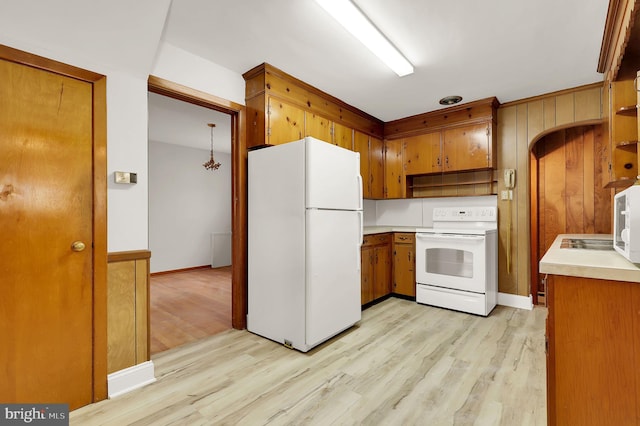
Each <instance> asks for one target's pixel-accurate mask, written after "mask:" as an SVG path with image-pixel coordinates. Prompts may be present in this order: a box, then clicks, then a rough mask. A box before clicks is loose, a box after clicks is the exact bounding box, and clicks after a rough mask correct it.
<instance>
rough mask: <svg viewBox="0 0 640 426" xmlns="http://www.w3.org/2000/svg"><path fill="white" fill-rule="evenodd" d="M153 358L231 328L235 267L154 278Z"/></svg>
mask: <svg viewBox="0 0 640 426" xmlns="http://www.w3.org/2000/svg"><path fill="white" fill-rule="evenodd" d="M150 288H151V291H150V299H151V301H150V303H151V309H150V317H151V355H155V354H157V353H159V352H162V351H166V350H167V349H171V348H175V347H177V346H180V345H184V344H185V343H189V342H193V341H196V340H199V339H202V338H204V337H207V336H211V335H214V334H216V333H220V332H222V331H225V330H228V329H230V328H231V266H225V267H222V268H202V269H194V270H190V271H181V272H172V273H168V274H159V275H152V276H151V284H150Z"/></svg>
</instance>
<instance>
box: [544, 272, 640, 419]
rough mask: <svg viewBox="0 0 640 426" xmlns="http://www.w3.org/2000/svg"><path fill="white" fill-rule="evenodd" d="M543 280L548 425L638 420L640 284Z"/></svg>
mask: <svg viewBox="0 0 640 426" xmlns="http://www.w3.org/2000/svg"><path fill="white" fill-rule="evenodd" d="M547 284H548V288H547V298H548V302H547V303H548V310H549V314H548V318H547V411H548V424H549V425H587V424H589V425H631V424H639V423H640V418H639V414H638V413H640V411H639V410H640V369H639V368H638V365H639V363H640V333H638V330H640V283H630V282H622V281H609V280H598V279H591V278H579V277H568V276H560V275H554V276H550V277H549V279H548V283H547Z"/></svg>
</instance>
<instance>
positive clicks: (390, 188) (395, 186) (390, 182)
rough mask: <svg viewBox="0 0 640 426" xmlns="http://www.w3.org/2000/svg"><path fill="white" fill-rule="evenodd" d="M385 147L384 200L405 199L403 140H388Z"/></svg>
mask: <svg viewBox="0 0 640 426" xmlns="http://www.w3.org/2000/svg"><path fill="white" fill-rule="evenodd" d="M384 145H385V147H384V151H385V159H384V198H405V196H406V195H405V184H404V173H403V164H402V140H401V139H395V140H388V141H385V142H384Z"/></svg>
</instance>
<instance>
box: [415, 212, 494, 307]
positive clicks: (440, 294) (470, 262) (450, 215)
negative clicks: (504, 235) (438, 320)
mask: <svg viewBox="0 0 640 426" xmlns="http://www.w3.org/2000/svg"><path fill="white" fill-rule="evenodd" d="M416 301H417V302H418V303H423V304H427V305H432V306H438V307H443V308H448V309H454V310H457V311H462V312H469V313H472V314H477V315H483V316H487V315H489V313H490V312H491V310H493V308H494V307H495V306H496V304H497V303H498V240H497V210H496V207H493V206H491V207H466V208H460V207H448V208H434V209H433V228H428V229H417V230H416Z"/></svg>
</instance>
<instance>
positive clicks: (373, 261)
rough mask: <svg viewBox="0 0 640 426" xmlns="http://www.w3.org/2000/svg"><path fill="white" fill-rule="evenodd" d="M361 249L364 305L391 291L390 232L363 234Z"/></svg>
mask: <svg viewBox="0 0 640 426" xmlns="http://www.w3.org/2000/svg"><path fill="white" fill-rule="evenodd" d="M361 250H362V257H361V262H362V265H361V266H362V280H361V295H362V304H363V305H364V304H366V303H369V302H371V301H374V300H376V299H379V298H381V297H384V296H386V295H388V294H390V293H391V234H373V235H365V236H364V241H363V243H362V248H361Z"/></svg>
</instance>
